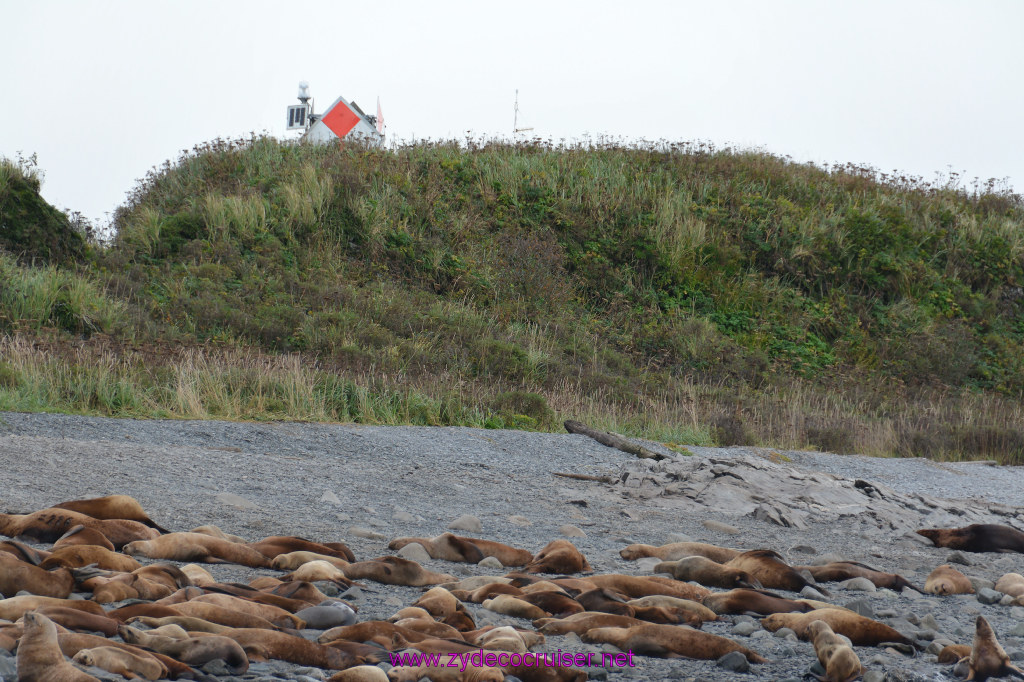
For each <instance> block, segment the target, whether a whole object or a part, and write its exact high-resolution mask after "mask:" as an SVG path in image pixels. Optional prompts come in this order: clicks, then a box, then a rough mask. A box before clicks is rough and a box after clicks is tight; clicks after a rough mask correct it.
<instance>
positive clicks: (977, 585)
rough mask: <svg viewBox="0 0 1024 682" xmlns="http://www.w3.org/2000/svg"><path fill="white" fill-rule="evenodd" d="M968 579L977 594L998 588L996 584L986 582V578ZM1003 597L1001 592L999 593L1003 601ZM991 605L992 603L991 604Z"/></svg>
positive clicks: (989, 581)
mask: <svg viewBox="0 0 1024 682" xmlns="http://www.w3.org/2000/svg"><path fill="white" fill-rule="evenodd" d="M968 579H969V580H970V581H971V586H972V587H973V588H974V591H975V592H976V593H977V592H979V591H981V590H991V589H992V588H994V587H995V586H996V584H995V583H994V582H992V581H991V580H986V579H984V578H970V577H969V578H968ZM1002 596H1003V595H1002V592H1000V593H999V598H1000V599H1002ZM989 603H991V602H989Z"/></svg>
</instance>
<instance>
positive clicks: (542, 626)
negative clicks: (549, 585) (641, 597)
mask: <svg viewBox="0 0 1024 682" xmlns="http://www.w3.org/2000/svg"><path fill="white" fill-rule="evenodd" d="M643 624H644V621H642V620H640V619H639V618H631V617H629V616H617V615H614V614H611V613H598V612H596V611H584V612H583V613H574V614H573V615H571V616H568V617H566V618H538V619H537V620H535V621H533V626H534V627H535V628H537V629H538V630H539V631H540V632H543V633H544V634H545V635H565V634H568V633H570V632H575V633H576V634H577V635H582V634H583V633H584V632H586V631H587V630H592V629H594V628H607V627H617V628H628V627H630V626H633V625H643Z"/></svg>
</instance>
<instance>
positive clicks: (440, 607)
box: [412, 587, 462, 620]
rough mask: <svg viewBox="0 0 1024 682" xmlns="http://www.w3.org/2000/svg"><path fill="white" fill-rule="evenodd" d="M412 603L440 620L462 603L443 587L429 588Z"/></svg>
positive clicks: (453, 611) (456, 609)
mask: <svg viewBox="0 0 1024 682" xmlns="http://www.w3.org/2000/svg"><path fill="white" fill-rule="evenodd" d="M412 605H413V606H418V607H419V608H421V609H423V610H424V611H426V612H427V613H429V614H430V615H431V616H434V617H435V618H440V619H441V620H444V619H445V618H447V617H448V616H450V615H452V614H453V613H455V612H456V611H458V610H459V609H460V608H462V603H461V602H460V601H459V600H458V599H456V598H455V595H454V594H452V593H451V592H449V591H448V590H446V589H444V588H443V587H432V588H430V589H429V590H427V591H426V592H424V593H423V594H422V595H420V597H419V599H417V600H416V601H414V602H413V604H412Z"/></svg>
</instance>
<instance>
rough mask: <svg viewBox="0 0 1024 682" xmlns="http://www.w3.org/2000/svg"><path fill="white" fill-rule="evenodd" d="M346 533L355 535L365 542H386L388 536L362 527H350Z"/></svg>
mask: <svg viewBox="0 0 1024 682" xmlns="http://www.w3.org/2000/svg"><path fill="white" fill-rule="evenodd" d="M348 532H349V533H351V534H352V535H355V536H356V537H357V538H366V539H367V540H387V539H388V536H387V535H384V534H383V533H378V532H377V531H375V530H370V529H369V528H363V527H362V526H352V527H351V528H349V529H348Z"/></svg>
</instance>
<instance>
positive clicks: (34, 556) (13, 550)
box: [0, 540, 50, 566]
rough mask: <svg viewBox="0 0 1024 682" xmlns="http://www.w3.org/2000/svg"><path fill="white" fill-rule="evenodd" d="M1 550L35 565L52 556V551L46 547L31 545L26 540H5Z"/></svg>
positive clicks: (0, 547)
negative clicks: (37, 547) (38, 547)
mask: <svg viewBox="0 0 1024 682" xmlns="http://www.w3.org/2000/svg"><path fill="white" fill-rule="evenodd" d="M0 552H3V553H4V554H10V555H12V556H14V557H15V558H16V559H20V560H21V561H24V562H25V563H28V564H32V565H33V566H38V565H39V564H41V563H42V562H43V560H45V559H46V557H48V556H50V553H49V552H48V551H46V550H45V549H36V548H35V547H29V546H28V545H26V544H25V543H24V542H18V541H17V540H4V541H3V542H0Z"/></svg>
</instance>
